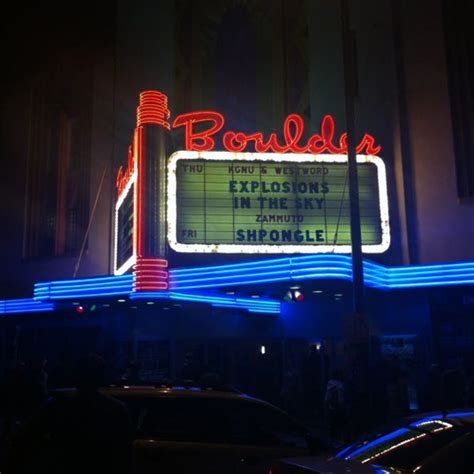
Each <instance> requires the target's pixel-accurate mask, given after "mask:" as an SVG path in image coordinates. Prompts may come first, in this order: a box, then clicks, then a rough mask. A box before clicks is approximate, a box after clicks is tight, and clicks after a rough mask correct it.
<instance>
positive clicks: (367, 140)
mask: <svg viewBox="0 0 474 474" xmlns="http://www.w3.org/2000/svg"><path fill="white" fill-rule="evenodd" d="M206 123H207V124H209V126H208V128H207V129H205V130H201V131H196V130H195V128H194V125H195V124H201V125H202V124H206ZM224 124H225V118H224V116H223V115H222V114H220V113H218V112H213V111H199V112H190V113H186V114H181V115H178V116H177V117H176V118H175V119H174V121H173V125H172V126H173V128H177V127H184V145H185V149H186V150H187V151H212V150H214V149H215V146H216V140H215V135H216V134H217V133H218V132H219V131H220V130H222V129H223V128H224ZM303 133H304V120H303V117H301V115H298V114H291V115H288V117H286V119H285V121H284V123H283V141H282V142H279V139H278V136H277V134H276V133H275V132H273V133H271V134H270V135H269V136H268V137H267V138H265V137H264V135H263V133H262V132H255V133H251V134H246V133H243V132H232V131H227V132H225V133H224V135H223V137H222V145H223V147H224V149H225V150H227V151H230V152H234V153H240V152H243V151H246V149H247V148H248V147H249V146H253V150H251V151H254V152H257V153H268V152H274V153H311V154H315V155H318V154H321V153H330V154H335V155H338V154H344V153H347V133H343V134H342V135H341V136H340V137H339V140H337V143H335V142H334V138H335V137H334V134H335V124H334V119H333V118H332V116H331V115H326V116H324V118H323V120H322V121H321V130H320V132H319V133H316V134H314V135H311V137H309V139H308V140H307V141H306V143H304V142H303V143H302V137H303ZM381 149H382V147H381V146H377V145H375V139H374V137H373V136H372V135H369V134H368V133H366V134H364V136H363V137H362V140H361V141H360V143H359V144H358V145H357V147H356V153H361V154H365V155H377V154H378V153H380V151H381ZM247 151H249V150H247Z"/></svg>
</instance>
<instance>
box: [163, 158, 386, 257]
mask: <svg viewBox="0 0 474 474" xmlns="http://www.w3.org/2000/svg"><path fill="white" fill-rule="evenodd" d="M357 163H358V176H359V200H360V220H361V233H362V251H363V252H365V253H381V252H384V251H385V250H386V249H387V248H388V247H389V244H390V229H389V223H388V201H387V185H386V174H385V165H384V163H383V161H382V160H381V159H380V158H378V157H376V156H373V155H357ZM350 238H351V237H350V212H349V189H348V179H347V155H337V154H333V155H329V154H320V155H312V154H290V153H231V152H208V151H205V152H197V151H179V152H176V153H174V154H173V155H172V156H171V158H170V160H169V164H168V241H169V244H170V246H171V248H172V249H174V250H175V251H177V252H202V253H210V252H219V253H321V252H335V253H350V252H351V240H350Z"/></svg>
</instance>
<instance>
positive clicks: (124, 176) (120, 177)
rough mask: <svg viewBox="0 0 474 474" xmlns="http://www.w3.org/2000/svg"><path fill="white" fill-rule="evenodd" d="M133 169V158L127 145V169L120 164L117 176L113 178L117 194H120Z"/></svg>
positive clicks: (130, 148)
mask: <svg viewBox="0 0 474 474" xmlns="http://www.w3.org/2000/svg"><path fill="white" fill-rule="evenodd" d="M134 171H135V159H134V156H133V152H132V147H131V146H130V147H128V159H127V169H126V170H125V171H124V169H123V167H122V166H121V167H120V168H119V170H118V173H117V178H116V179H115V186H116V187H117V195H118V196H120V195H121V194H122V192H123V190H124V189H125V186H127V183H128V181H129V180H130V178H131V177H132V174H133V172H134Z"/></svg>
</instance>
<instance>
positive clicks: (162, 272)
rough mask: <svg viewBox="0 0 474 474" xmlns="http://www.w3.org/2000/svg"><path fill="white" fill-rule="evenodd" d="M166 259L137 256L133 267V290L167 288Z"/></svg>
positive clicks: (160, 289)
mask: <svg viewBox="0 0 474 474" xmlns="http://www.w3.org/2000/svg"><path fill="white" fill-rule="evenodd" d="M166 268H168V261H167V260H165V259H162V258H143V257H137V262H136V264H135V266H134V267H133V291H162V290H167V289H168V272H167V271H166Z"/></svg>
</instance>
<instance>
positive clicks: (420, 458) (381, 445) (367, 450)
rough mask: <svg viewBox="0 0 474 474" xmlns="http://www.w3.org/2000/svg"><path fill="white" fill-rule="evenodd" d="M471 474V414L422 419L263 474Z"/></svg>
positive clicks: (431, 415) (424, 416)
mask: <svg viewBox="0 0 474 474" xmlns="http://www.w3.org/2000/svg"><path fill="white" fill-rule="evenodd" d="M312 472H315V473H316V472H317V473H323V472H324V473H325V474H330V473H335V474H336V473H361V474H362V473H370V472H371V473H379V474H382V473H387V474H388V473H392V472H393V473H400V474H404V473H416V474H423V473H430V474H431V473H432V474H438V473H443V474H444V473H446V474H451V473H452V474H472V473H473V472H474V410H462V411H452V412H448V413H444V414H443V413H426V414H422V415H418V416H416V417H409V418H405V419H403V420H402V421H401V422H400V423H397V424H395V425H391V426H389V427H388V426H387V427H385V428H383V429H379V430H376V431H375V432H373V433H371V434H369V435H367V436H363V437H362V438H360V439H359V440H357V441H356V442H354V443H352V444H349V445H348V446H345V447H344V448H342V449H341V450H340V451H338V452H337V453H336V454H335V455H334V456H331V457H329V458H327V457H313V456H311V457H298V458H291V459H281V460H279V461H277V462H275V463H274V464H273V466H272V467H271V469H269V471H268V474H270V473H271V474H301V473H312Z"/></svg>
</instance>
